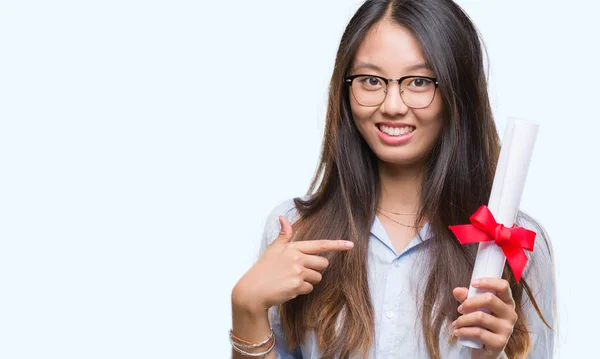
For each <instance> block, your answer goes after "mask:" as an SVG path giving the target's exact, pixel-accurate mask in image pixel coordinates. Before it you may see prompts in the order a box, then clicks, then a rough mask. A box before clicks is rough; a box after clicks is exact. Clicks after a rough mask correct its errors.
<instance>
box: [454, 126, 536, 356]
mask: <svg viewBox="0 0 600 359" xmlns="http://www.w3.org/2000/svg"><path fill="white" fill-rule="evenodd" d="M538 127H539V125H537V124H535V123H531V122H527V121H524V120H520V119H515V118H509V119H508V123H507V126H506V130H505V131H504V138H503V142H502V148H501V149H500V156H499V158H498V165H497V166H496V173H495V175H494V183H493V184H492V193H491V194H490V200H489V203H488V208H489V209H490V212H491V213H492V214H493V215H494V218H495V219H496V221H497V222H498V223H500V224H503V225H505V226H507V227H511V226H512V225H513V224H514V223H515V218H516V217H517V212H518V210H519V204H520V202H521V195H522V194H523V187H524V186H525V178H526V177H527V170H528V168H529V162H530V160H531V154H532V152H533V145H534V144H535V138H536V135H537V131H538ZM505 261H506V257H505V256H504V253H503V252H502V249H501V248H500V247H498V246H497V245H496V244H495V243H494V242H481V243H479V249H478V251H477V257H476V258H475V266H474V268H473V275H472V277H471V281H473V280H475V279H479V278H484V277H494V278H501V277H502V270H503V268H504V262H505ZM486 292H492V291H489V290H481V289H477V288H474V287H473V286H469V293H468V296H467V298H470V297H472V296H474V295H477V294H481V293H486ZM480 310H483V311H485V312H488V313H489V311H487V310H486V309H480ZM458 343H459V344H462V345H465V346H467V347H471V348H477V349H481V348H482V347H483V343H482V342H481V341H480V340H478V339H471V338H459V339H458Z"/></svg>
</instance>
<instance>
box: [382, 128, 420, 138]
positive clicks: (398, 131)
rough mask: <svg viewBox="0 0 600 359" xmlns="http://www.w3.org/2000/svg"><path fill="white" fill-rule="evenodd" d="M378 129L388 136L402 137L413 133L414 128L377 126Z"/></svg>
mask: <svg viewBox="0 0 600 359" xmlns="http://www.w3.org/2000/svg"><path fill="white" fill-rule="evenodd" d="M379 129H380V130H381V132H383V133H386V134H388V135H390V136H404V135H406V134H409V133H411V132H413V130H414V127H412V126H402V127H389V126H385V125H379Z"/></svg>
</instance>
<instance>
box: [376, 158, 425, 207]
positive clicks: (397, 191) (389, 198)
mask: <svg viewBox="0 0 600 359" xmlns="http://www.w3.org/2000/svg"><path fill="white" fill-rule="evenodd" d="M422 174H423V169H422V167H420V166H410V167H408V166H406V167H404V166H398V165H394V164H390V163H385V162H382V161H379V178H380V181H381V183H380V185H381V199H380V202H379V208H382V209H384V210H387V211H394V212H399V213H415V212H418V211H419V209H420V206H419V203H420V196H421V179H422Z"/></svg>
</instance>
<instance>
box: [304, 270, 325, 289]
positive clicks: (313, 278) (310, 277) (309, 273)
mask: <svg viewBox="0 0 600 359" xmlns="http://www.w3.org/2000/svg"><path fill="white" fill-rule="evenodd" d="M302 276H303V277H304V280H305V281H307V282H309V283H310V284H312V285H315V284H317V283H319V282H320V281H321V279H323V275H322V274H321V273H319V272H317V271H316V270H312V269H308V268H304V271H303V272H302Z"/></svg>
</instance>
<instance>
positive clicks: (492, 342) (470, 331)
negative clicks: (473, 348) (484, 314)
mask: <svg viewBox="0 0 600 359" xmlns="http://www.w3.org/2000/svg"><path fill="white" fill-rule="evenodd" d="M453 334H454V335H455V336H457V337H460V338H464V337H466V338H474V339H479V340H480V341H481V342H483V344H484V345H485V348H486V349H487V350H491V351H494V352H496V351H500V350H502V348H504V346H505V345H506V342H507V341H508V339H507V338H505V337H504V336H502V335H500V334H495V333H492V332H490V331H489V330H486V329H483V328H479V327H463V328H458V329H455V330H454V332H453Z"/></svg>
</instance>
